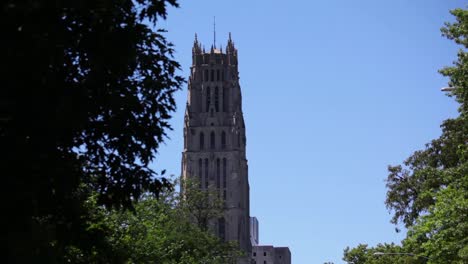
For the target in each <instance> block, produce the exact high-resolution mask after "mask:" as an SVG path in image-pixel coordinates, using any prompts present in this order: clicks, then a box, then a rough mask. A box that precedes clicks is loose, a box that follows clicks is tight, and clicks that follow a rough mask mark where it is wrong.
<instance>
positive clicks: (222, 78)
mask: <svg viewBox="0 0 468 264" xmlns="http://www.w3.org/2000/svg"><path fill="white" fill-rule="evenodd" d="M221 81H224V70H221Z"/></svg>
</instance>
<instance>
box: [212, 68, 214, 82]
mask: <svg viewBox="0 0 468 264" xmlns="http://www.w3.org/2000/svg"><path fill="white" fill-rule="evenodd" d="M211 81H212V82H214V70H211Z"/></svg>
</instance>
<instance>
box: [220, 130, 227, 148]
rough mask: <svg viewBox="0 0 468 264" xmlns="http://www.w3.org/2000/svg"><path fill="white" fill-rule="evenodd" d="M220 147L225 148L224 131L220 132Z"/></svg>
mask: <svg viewBox="0 0 468 264" xmlns="http://www.w3.org/2000/svg"><path fill="white" fill-rule="evenodd" d="M221 148H222V149H225V148H226V132H224V131H223V132H222V133H221Z"/></svg>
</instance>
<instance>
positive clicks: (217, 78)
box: [216, 70, 219, 81]
mask: <svg viewBox="0 0 468 264" xmlns="http://www.w3.org/2000/svg"><path fill="white" fill-rule="evenodd" d="M216 81H219V70H216Z"/></svg>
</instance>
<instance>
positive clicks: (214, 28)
mask: <svg viewBox="0 0 468 264" xmlns="http://www.w3.org/2000/svg"><path fill="white" fill-rule="evenodd" d="M213 46H214V47H215V48H216V17H215V16H214V17H213Z"/></svg>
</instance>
